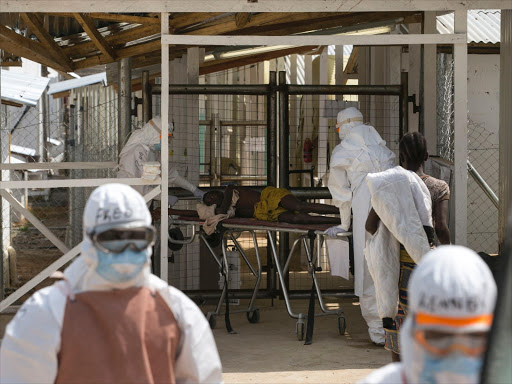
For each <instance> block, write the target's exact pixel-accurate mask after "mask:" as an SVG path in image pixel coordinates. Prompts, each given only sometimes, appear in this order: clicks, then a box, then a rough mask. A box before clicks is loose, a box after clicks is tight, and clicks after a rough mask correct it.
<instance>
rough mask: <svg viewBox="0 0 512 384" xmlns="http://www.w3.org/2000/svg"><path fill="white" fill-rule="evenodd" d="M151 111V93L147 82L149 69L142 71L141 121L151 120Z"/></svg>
mask: <svg viewBox="0 0 512 384" xmlns="http://www.w3.org/2000/svg"><path fill="white" fill-rule="evenodd" d="M152 111H153V95H152V94H151V84H150V83H149V71H143V72H142V122H143V123H144V124H145V123H147V122H148V121H149V120H151V118H152V117H153V116H152Z"/></svg>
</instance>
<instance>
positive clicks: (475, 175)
mask: <svg viewBox="0 0 512 384" xmlns="http://www.w3.org/2000/svg"><path fill="white" fill-rule="evenodd" d="M468 172H469V174H470V175H471V177H473V180H475V181H476V183H477V184H478V185H479V186H480V188H482V190H483V191H484V192H485V194H486V195H487V197H488V198H489V200H491V202H492V203H493V204H494V206H495V207H496V208H498V209H499V208H500V200H499V199H498V196H496V194H495V193H494V191H493V190H492V189H491V187H490V186H489V184H487V183H486V181H485V180H484V178H483V177H482V176H481V175H480V174H479V173H478V171H477V170H476V169H475V167H473V165H472V164H471V162H470V161H469V160H468Z"/></svg>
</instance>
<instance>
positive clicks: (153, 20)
mask: <svg viewBox="0 0 512 384" xmlns="http://www.w3.org/2000/svg"><path fill="white" fill-rule="evenodd" d="M49 15H52V16H61V17H62V16H67V17H74V15H75V14H74V13H49ZM87 16H89V17H90V18H91V19H97V20H105V21H112V22H116V23H135V24H152V25H160V18H159V17H146V16H134V15H129V14H124V13H98V12H93V13H87Z"/></svg>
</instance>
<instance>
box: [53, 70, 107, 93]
mask: <svg viewBox="0 0 512 384" xmlns="http://www.w3.org/2000/svg"><path fill="white" fill-rule="evenodd" d="M97 83H103V84H104V85H107V72H101V73H97V74H95V75H90V76H84V77H81V78H79V79H72V80H64V81H59V82H58V83H52V84H50V89H49V90H48V94H49V95H52V94H54V93H59V92H64V91H69V90H70V89H75V88H81V87H85V86H87V85H92V84H97Z"/></svg>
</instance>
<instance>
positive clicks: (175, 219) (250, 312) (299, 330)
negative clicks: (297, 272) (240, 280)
mask: <svg viewBox="0 0 512 384" xmlns="http://www.w3.org/2000/svg"><path fill="white" fill-rule="evenodd" d="M176 212H179V213H183V212H184V211H176ZM190 212H191V213H193V212H194V211H190ZM169 213H170V214H171V217H170V224H171V225H173V226H177V227H180V226H185V227H191V228H192V232H191V236H190V237H189V238H188V239H184V240H176V239H172V238H169V241H170V242H171V243H176V244H189V243H192V242H193V241H194V240H195V238H196V237H199V238H200V239H201V241H203V242H204V244H205V245H206V247H207V249H208V250H209V251H210V253H211V255H212V257H213V258H214V259H215V261H216V263H217V264H218V266H219V268H220V270H221V272H222V274H224V276H225V280H226V281H228V280H229V267H228V261H227V240H228V239H229V240H231V241H232V242H233V244H234V245H235V247H237V249H238V251H239V252H240V255H241V257H242V259H243V260H244V262H245V263H246V264H247V266H248V267H249V269H250V271H251V273H252V274H253V275H254V276H255V277H256V283H255V285H254V289H253V291H252V295H251V299H250V301H249V305H248V307H247V308H246V309H243V310H237V311H234V312H232V313H236V312H246V313H247V319H248V320H249V321H250V322H251V323H257V322H258V321H259V317H260V314H259V309H258V308H257V307H255V305H254V303H255V300H256V296H257V294H258V289H259V285H260V280H261V274H262V267H261V259H260V252H259V247H258V241H257V236H256V232H257V231H260V232H261V231H263V232H266V234H267V239H268V247H267V252H268V250H270V252H271V254H272V258H273V262H274V265H275V268H276V271H277V274H278V278H279V283H280V288H281V292H282V296H283V297H284V300H285V303H286V309H287V311H288V314H289V315H290V316H291V317H292V318H295V319H297V323H296V334H297V338H298V339H299V340H303V339H304V337H305V335H306V319H308V322H309V321H310V320H311V318H312V317H314V316H322V315H336V316H337V327H338V332H339V334H340V335H342V334H344V333H345V328H346V319H345V315H344V313H343V309H342V308H341V307H340V308H339V309H337V310H330V309H327V308H326V306H325V304H324V301H323V298H322V292H321V290H320V286H319V284H318V281H317V277H316V272H318V271H319V270H321V269H320V268H319V267H318V266H317V265H316V263H317V262H319V260H320V255H321V249H322V247H321V245H322V241H323V238H324V237H325V236H326V235H325V234H324V231H325V230H326V229H327V228H329V227H330V225H298V224H288V223H282V222H269V221H260V220H256V219H245V218H231V219H227V220H224V221H222V223H221V224H219V226H218V227H221V229H220V231H221V235H222V242H221V248H222V259H221V258H220V257H219V256H217V255H216V254H215V252H214V250H213V248H212V247H211V246H210V244H209V243H208V241H207V239H206V235H205V233H204V232H203V231H202V229H201V225H202V224H203V221H202V220H200V219H199V218H198V217H190V216H184V215H180V216H174V215H173V210H169ZM241 232H249V233H250V234H251V235H252V241H253V244H254V249H255V256H256V264H257V265H256V266H253V265H252V264H251V262H250V261H249V259H248V257H247V256H246V254H245V253H244V251H243V249H242V247H241V246H240V244H239V242H238V240H237V237H238V235H239V234H240V233H241ZM276 232H287V233H296V234H299V235H300V236H299V237H298V238H297V239H296V240H295V241H294V243H293V245H292V247H291V249H290V252H289V253H288V256H287V258H286V261H285V263H284V265H281V263H280V261H279V255H278V253H277V247H276V240H275V237H274V236H273V235H274V234H275V233H276ZM351 236H352V233H350V232H347V233H343V234H338V239H339V240H340V241H348V240H349V238H350V237H351ZM308 240H309V241H308ZM315 243H316V254H315V255H314V254H313V251H314V244H315ZM301 244H302V245H303V246H304V249H305V253H306V257H307V262H308V273H309V274H310V276H311V278H312V292H311V299H312V300H313V299H314V296H316V298H317V300H318V303H319V305H320V309H321V312H320V313H311V309H310V311H309V312H310V313H309V314H308V316H307V315H306V314H305V313H296V312H294V311H293V309H292V306H291V301H290V295H289V293H288V289H287V285H286V281H285V276H286V274H287V272H288V268H289V265H290V260H291V258H292V255H293V253H294V251H295V249H296V248H297V247H298V246H300V245H301ZM226 294H227V284H224V288H223V290H222V293H221V296H220V298H219V301H218V303H217V307H216V310H215V311H214V312H209V313H208V314H207V319H208V321H209V323H210V326H212V328H213V327H214V326H215V323H216V320H215V318H216V316H218V315H220V311H221V308H222V302H223V301H224V300H225V299H226ZM310 308H311V305H310ZM313 311H314V310H313ZM227 321H229V320H228V319H227ZM228 330H229V329H228ZM311 332H312V330H311Z"/></svg>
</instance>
